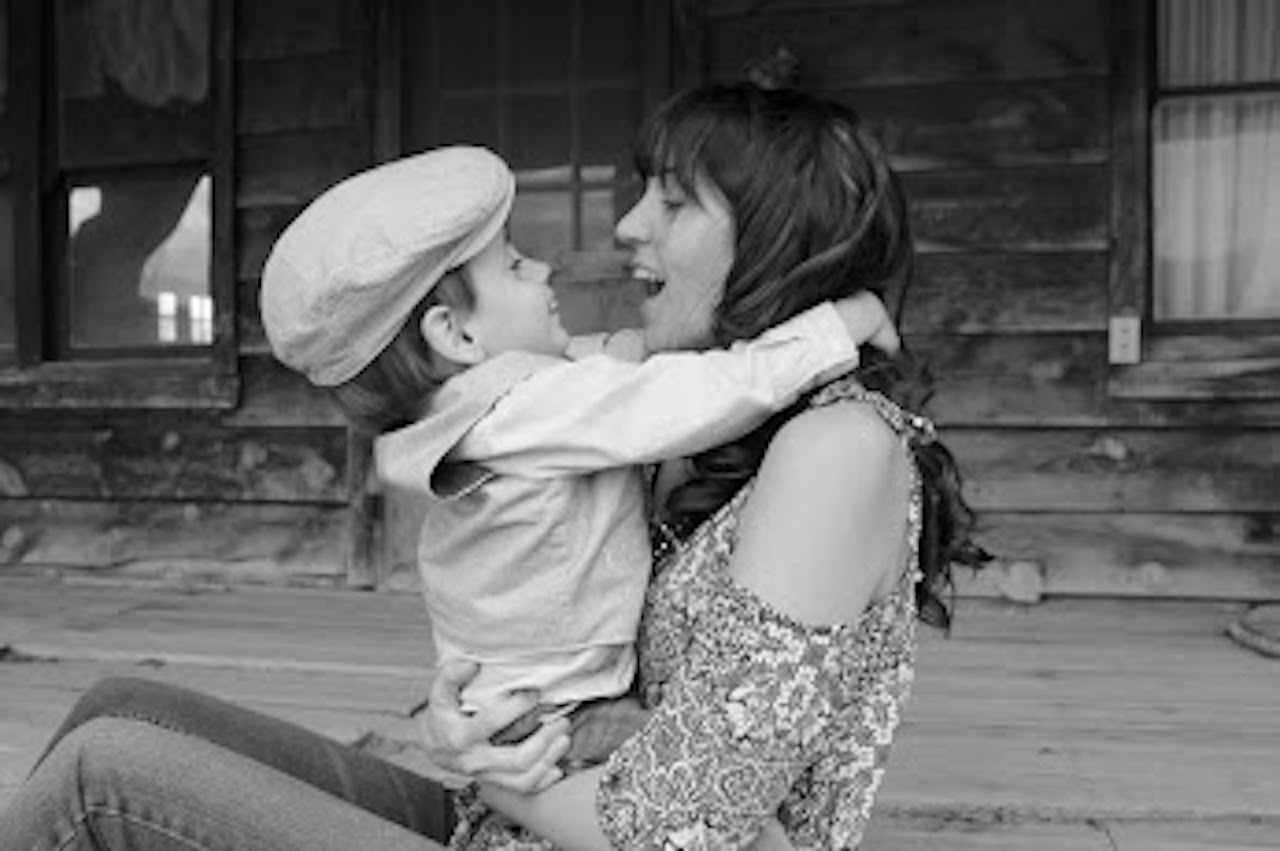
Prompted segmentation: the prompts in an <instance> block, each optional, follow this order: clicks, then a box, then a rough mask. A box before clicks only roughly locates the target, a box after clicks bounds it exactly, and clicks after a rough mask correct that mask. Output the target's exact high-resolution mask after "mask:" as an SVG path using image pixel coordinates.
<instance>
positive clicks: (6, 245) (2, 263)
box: [0, 183, 17, 363]
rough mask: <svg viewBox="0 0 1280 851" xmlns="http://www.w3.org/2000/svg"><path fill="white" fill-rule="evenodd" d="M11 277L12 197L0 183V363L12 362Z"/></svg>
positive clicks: (9, 189) (4, 184) (5, 184)
mask: <svg viewBox="0 0 1280 851" xmlns="http://www.w3.org/2000/svg"><path fill="white" fill-rule="evenodd" d="M13 277H14V272H13V197H12V190H11V188H10V186H9V184H7V183H0V363H8V362H10V361H12V360H13V340H14V333H15V331H16V330H17V327H16V325H15V318H16V317H15V316H14V306H13Z"/></svg>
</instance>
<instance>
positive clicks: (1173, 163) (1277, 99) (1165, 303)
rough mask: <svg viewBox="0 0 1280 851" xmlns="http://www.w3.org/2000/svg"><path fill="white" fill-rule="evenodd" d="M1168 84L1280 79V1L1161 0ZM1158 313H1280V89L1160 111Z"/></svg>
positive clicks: (1182, 101) (1182, 102)
mask: <svg viewBox="0 0 1280 851" xmlns="http://www.w3.org/2000/svg"><path fill="white" fill-rule="evenodd" d="M1159 26H1160V45H1159V71H1160V77H1159V82H1160V86H1161V88H1165V89H1168V88H1176V87H1203V86H1215V85H1225V86H1231V85H1236V84H1241V83H1245V84H1250V83H1271V82H1275V83H1277V84H1278V85H1277V88H1278V89H1280V0H1161V2H1160V5H1159ZM1152 132H1153V139H1154V145H1155V147H1154V151H1153V160H1152V169H1153V181H1154V199H1153V200H1154V224H1155V246H1154V263H1155V270H1154V272H1155V276H1154V277H1155V287H1154V291H1155V292H1154V296H1155V298H1154V311H1155V315H1156V317H1157V318H1158V319H1224V318H1231V319H1265V318H1280V90H1277V91H1270V92H1268V91H1262V92H1257V91H1253V92H1239V93H1223V94H1207V95H1206V94H1195V95H1187V96H1172V97H1167V98H1165V99H1163V100H1161V101H1159V103H1158V104H1157V107H1156V112H1155V115H1154V119H1153V128H1152Z"/></svg>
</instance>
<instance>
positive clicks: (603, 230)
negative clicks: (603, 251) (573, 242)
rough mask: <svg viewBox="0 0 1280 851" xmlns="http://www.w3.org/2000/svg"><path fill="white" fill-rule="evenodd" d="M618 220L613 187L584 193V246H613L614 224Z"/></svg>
mask: <svg viewBox="0 0 1280 851" xmlns="http://www.w3.org/2000/svg"><path fill="white" fill-rule="evenodd" d="M617 220H618V213H617V211H616V210H615V209H614V191H613V190H612V189H595V190H592V191H590V192H583V193H582V247H583V248H587V249H596V248H612V247H613V226H614V224H615V223H616V222H617Z"/></svg>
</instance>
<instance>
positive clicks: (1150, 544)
mask: <svg viewBox="0 0 1280 851" xmlns="http://www.w3.org/2000/svg"><path fill="white" fill-rule="evenodd" d="M981 520H982V531H981V536H982V539H983V541H984V543H986V544H987V545H988V546H990V547H991V548H992V549H993V550H994V551H995V552H998V553H1000V556H1001V563H1000V564H998V565H997V566H996V567H995V569H993V570H992V571H990V572H989V573H982V574H977V575H975V574H973V573H972V572H971V571H966V570H962V571H960V572H959V575H958V576H957V584H958V585H959V586H960V587H961V588H962V589H964V591H965V593H969V594H976V595H982V596H1000V595H1001V594H1002V593H1004V591H1003V589H1002V588H1001V587H1000V586H1001V584H1002V583H1003V582H1006V581H1008V577H1009V573H1008V571H1007V570H1005V569H1003V568H1005V567H1006V566H1007V565H1014V564H1022V565H1032V566H1034V567H1033V568H1032V570H1033V571H1034V572H1035V574H1037V575H1038V578H1039V580H1040V581H1039V582H1037V583H1035V584H1036V586H1037V587H1036V590H1037V591H1038V593H1043V594H1085V595H1097V594H1118V595H1124V596H1140V597H1146V596H1168V597H1208V598H1220V599H1275V598H1276V597H1277V596H1280V514H1276V513H1244V514H1242V513H1205V514H1188V513H1181V512H1176V513H1175V512H1168V513H1150V512H1134V511H1124V512H1111V513H1097V512H1093V511H1084V512H1048V511H1044V512H1033V513H1025V512H1001V511H986V512H983V514H982V518H981ZM1024 581H1025V579H1024Z"/></svg>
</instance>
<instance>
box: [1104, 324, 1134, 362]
mask: <svg viewBox="0 0 1280 851" xmlns="http://www.w3.org/2000/svg"><path fill="white" fill-rule="evenodd" d="M1107 360H1108V361H1110V362H1111V363H1113V364H1132V363H1138V362H1139V361H1141V360H1142V320H1141V319H1139V318H1138V317H1136V316H1113V317H1111V324H1110V327H1109V329H1108V334H1107Z"/></svg>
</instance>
